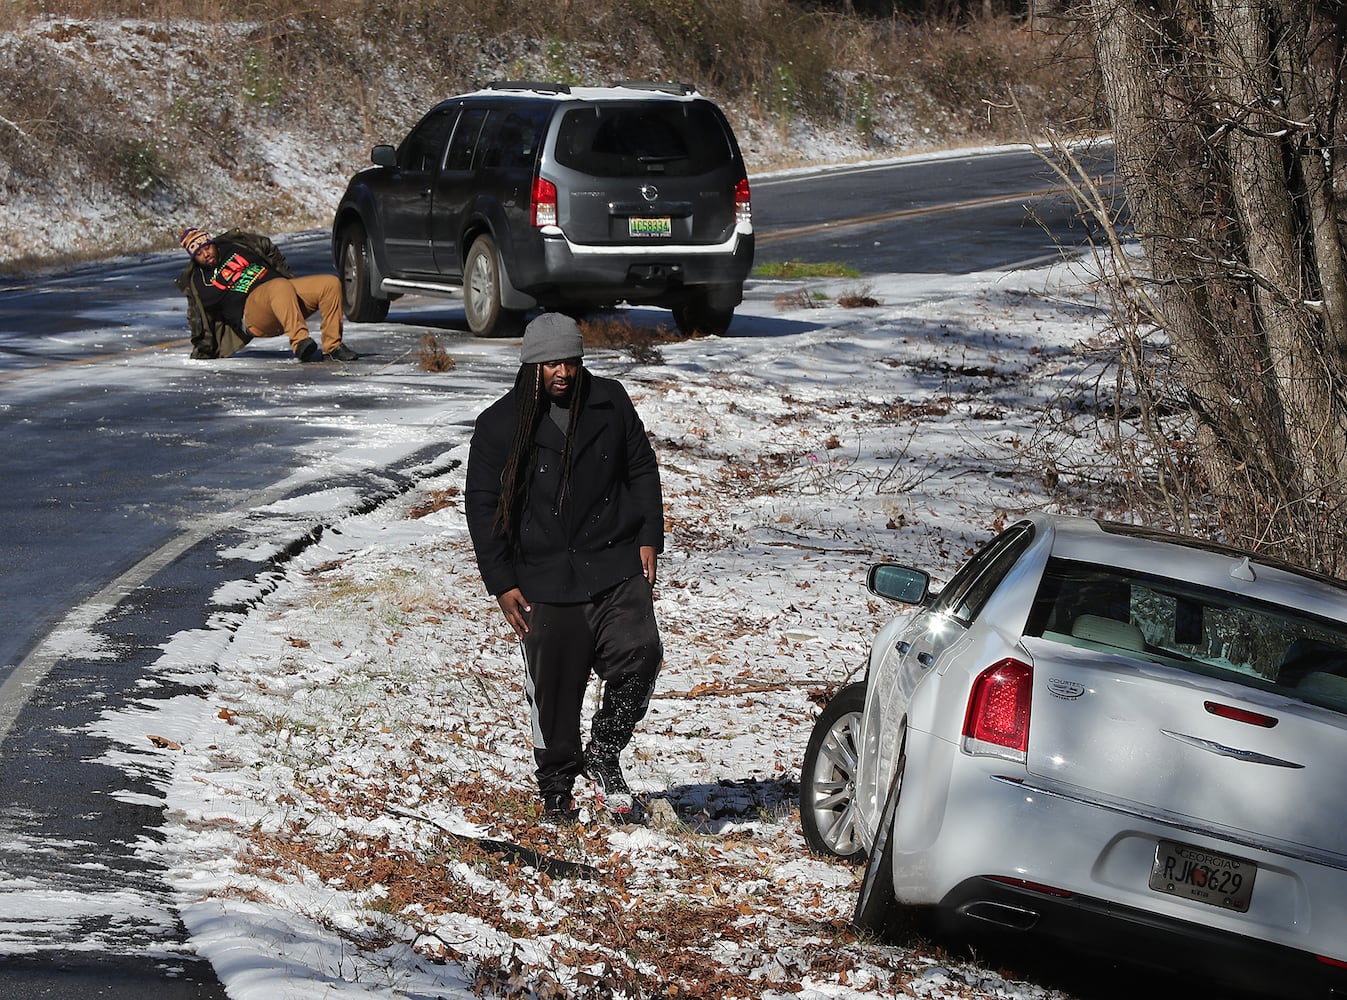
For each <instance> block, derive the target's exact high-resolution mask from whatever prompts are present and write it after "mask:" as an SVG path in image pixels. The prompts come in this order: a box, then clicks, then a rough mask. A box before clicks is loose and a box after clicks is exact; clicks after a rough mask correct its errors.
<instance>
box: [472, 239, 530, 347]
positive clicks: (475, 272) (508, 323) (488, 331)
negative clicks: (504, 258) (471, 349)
mask: <svg viewBox="0 0 1347 1000" xmlns="http://www.w3.org/2000/svg"><path fill="white" fill-rule="evenodd" d="M500 283H501V262H500V254H499V253H498V252H497V250H496V241H495V240H493V239H492V238H491V237H490V236H479V237H477V239H475V240H473V241H472V246H471V247H470V248H469V249H468V257H467V259H466V260H465V261H464V262H463V311H464V313H466V314H467V318H468V329H470V330H471V331H472V332H473V333H474V334H475V335H477V336H478V337H514V336H518V335H519V333H520V331H521V330H522V329H523V326H524V314H523V313H522V312H518V311H516V310H513V309H506V308H505V307H504V306H502V305H501V301H500Z"/></svg>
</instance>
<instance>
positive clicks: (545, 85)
mask: <svg viewBox="0 0 1347 1000" xmlns="http://www.w3.org/2000/svg"><path fill="white" fill-rule="evenodd" d="M485 89H486V90H536V91H537V92H538V93H540V94H569V93H570V92H571V87H570V84H567V83H556V82H553V81H550V80H491V81H490V82H488V83H487V85H486V87H485Z"/></svg>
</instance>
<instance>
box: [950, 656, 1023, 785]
mask: <svg viewBox="0 0 1347 1000" xmlns="http://www.w3.org/2000/svg"><path fill="white" fill-rule="evenodd" d="M1033 686H1034V671H1033V668H1032V667H1030V666H1029V664H1027V663H1022V662H1020V661H1019V660H1012V659H1005V660H1002V661H1001V662H1000V663H994V664H992V665H991V666H990V667H988V668H987V669H986V670H984V671H982V673H981V674H979V675H978V678H977V680H975V681H974V682H973V690H972V693H971V694H969V696H968V712H967V714H966V715H965V716H964V722H963V737H964V739H963V748H964V750H966V751H967V752H968V753H971V754H978V755H983V756H992V757H1005V758H1008V759H1010V760H1018V761H1023V760H1024V759H1025V754H1026V752H1027V751H1028V749H1029V704H1030V701H1031V699H1032V696H1033Z"/></svg>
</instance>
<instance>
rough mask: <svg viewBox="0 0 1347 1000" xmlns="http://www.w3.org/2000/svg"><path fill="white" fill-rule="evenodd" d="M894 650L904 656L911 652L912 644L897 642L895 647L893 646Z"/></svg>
mask: <svg viewBox="0 0 1347 1000" xmlns="http://www.w3.org/2000/svg"><path fill="white" fill-rule="evenodd" d="M894 648H895V649H897V650H898V652H899V653H901V654H902V655H903V656H906V655H907V654H908V653H910V652H911V651H912V643H910V642H907V641H903V642H899V643H898V644H897V645H896V646H894Z"/></svg>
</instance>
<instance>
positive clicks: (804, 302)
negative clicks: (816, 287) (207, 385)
mask: <svg viewBox="0 0 1347 1000" xmlns="http://www.w3.org/2000/svg"><path fill="white" fill-rule="evenodd" d="M819 304H820V303H819V300H818V299H816V298H815V297H814V295H813V293H812V292H810V291H809V289H807V288H797V289H795V290H794V291H790V292H782V293H781V294H780V295H778V296H776V298H774V299H772V305H774V306H776V307H777V309H779V310H781V311H782V312H785V311H786V310H788V309H817V308H818V307H819Z"/></svg>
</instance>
